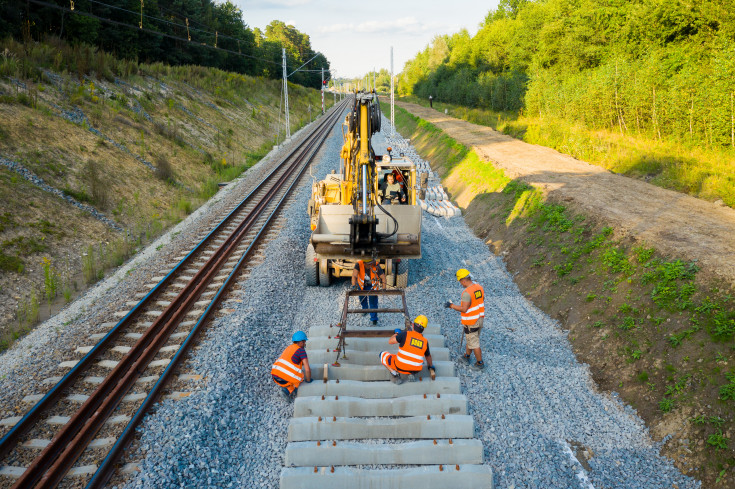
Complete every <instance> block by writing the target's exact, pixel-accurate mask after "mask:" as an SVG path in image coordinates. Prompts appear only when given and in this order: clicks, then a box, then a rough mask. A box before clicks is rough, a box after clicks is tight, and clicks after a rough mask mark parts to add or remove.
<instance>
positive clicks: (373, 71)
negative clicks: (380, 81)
mask: <svg viewBox="0 0 735 489" xmlns="http://www.w3.org/2000/svg"><path fill="white" fill-rule="evenodd" d="M373 90H375V67H374V66H373Z"/></svg>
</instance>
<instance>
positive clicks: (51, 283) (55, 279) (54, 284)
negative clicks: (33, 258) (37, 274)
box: [41, 257, 59, 307]
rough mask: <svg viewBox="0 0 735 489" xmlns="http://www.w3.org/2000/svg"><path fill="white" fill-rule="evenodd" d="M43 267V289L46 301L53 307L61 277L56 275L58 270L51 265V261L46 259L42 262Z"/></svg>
mask: <svg viewBox="0 0 735 489" xmlns="http://www.w3.org/2000/svg"><path fill="white" fill-rule="evenodd" d="M41 267H42V268H43V287H44V292H45V293H46V300H47V301H48V303H49V307H50V305H51V301H52V300H53V299H54V298H55V297H56V291H57V289H58V288H59V275H58V274H57V273H56V269H55V268H54V267H53V265H52V264H51V260H49V259H48V258H47V257H44V258H43V260H41Z"/></svg>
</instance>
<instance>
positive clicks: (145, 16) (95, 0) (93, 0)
mask: <svg viewBox="0 0 735 489" xmlns="http://www.w3.org/2000/svg"><path fill="white" fill-rule="evenodd" d="M88 1H89V2H90V3H95V4H97V5H101V6H103V7H106V8H109V9H113V10H119V11H121V12H127V13H129V14H134V15H138V12H133V11H132V10H128V9H126V8H122V7H117V6H115V5H110V4H108V3H105V2H100V1H99V0H88ZM159 8H160V7H159ZM72 10H74V9H72ZM142 18H143V19H150V20H156V21H158V22H163V23H164V24H168V25H171V26H174V27H181V28H182V29H187V30H191V31H197V32H201V33H203V34H209V35H211V36H215V35H216V34H217V31H214V32H212V31H209V30H206V29H200V28H198V27H193V26H191V25H190V24H195V23H196V24H200V25H205V24H202V23H200V22H196V21H194V20H191V21H190V20H189V18H188V17H186V18H185V20H184V22H185V23H184V24H179V23H177V22H172V21H170V20H166V19H163V18H161V17H156V16H154V15H149V14H142ZM219 37H221V38H225V39H231V40H233V41H244V40H245V39H241V38H237V37H232V36H228V35H226V34H221V33H220V34H219Z"/></svg>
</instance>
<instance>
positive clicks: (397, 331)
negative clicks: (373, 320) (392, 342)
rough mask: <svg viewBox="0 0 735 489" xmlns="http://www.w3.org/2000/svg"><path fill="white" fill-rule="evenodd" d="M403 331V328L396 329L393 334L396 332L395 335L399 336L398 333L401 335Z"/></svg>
mask: <svg viewBox="0 0 735 489" xmlns="http://www.w3.org/2000/svg"><path fill="white" fill-rule="evenodd" d="M401 331H403V330H402V329H401V328H396V329H394V330H393V332H394V333H395V334H398V333H400V332H401Z"/></svg>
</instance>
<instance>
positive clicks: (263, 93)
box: [0, 40, 332, 352]
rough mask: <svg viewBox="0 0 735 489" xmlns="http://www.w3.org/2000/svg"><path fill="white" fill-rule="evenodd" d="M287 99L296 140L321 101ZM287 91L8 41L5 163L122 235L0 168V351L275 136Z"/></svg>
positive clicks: (1, 142) (235, 172) (2, 89)
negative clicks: (110, 224) (34, 177)
mask: <svg viewBox="0 0 735 489" xmlns="http://www.w3.org/2000/svg"><path fill="white" fill-rule="evenodd" d="M289 92H290V93H289V95H290V96H289V100H290V109H291V119H290V120H291V123H292V128H291V129H292V132H295V131H296V130H297V129H298V128H300V127H301V126H303V125H304V124H306V123H308V122H309V112H308V107H309V106H310V105H311V106H312V107H317V106H318V105H319V104H320V93H319V91H318V90H313V89H306V88H304V87H301V86H297V85H291V86H290V87H289ZM280 97H281V83H280V82H279V81H277V80H268V79H262V78H253V77H248V76H242V75H239V74H236V73H228V72H224V71H221V70H218V69H213V68H202V67H198V66H179V67H172V66H166V65H163V64H161V63H157V64H143V63H140V64H138V63H135V62H133V61H130V60H122V59H116V58H114V57H113V56H111V55H109V54H106V53H104V52H102V51H100V50H97V49H96V48H93V47H90V46H85V45H74V46H71V45H68V44H65V43H62V42H59V41H58V40H56V41H54V40H50V41H49V43H35V42H30V43H27V44H22V43H17V42H15V41H12V40H5V41H2V42H0V120H2V125H1V126H0V156H2V157H4V158H6V159H8V160H12V161H15V162H18V163H20V164H22V165H23V166H24V167H25V168H27V169H28V170H30V171H31V172H33V173H34V174H35V175H37V176H38V177H40V178H42V179H43V180H44V182H45V183H47V184H48V185H50V186H52V187H55V188H56V189H58V190H60V191H62V192H64V193H65V194H66V195H68V196H71V197H73V198H74V199H76V200H77V201H79V202H82V203H84V204H88V205H90V206H92V207H94V208H95V209H96V210H98V211H99V212H102V213H104V214H105V215H106V216H107V217H109V218H110V219H112V220H114V221H115V222H116V223H118V224H119V225H120V227H121V228H123V231H122V232H118V231H114V230H113V229H111V228H110V227H108V226H106V225H105V224H103V223H101V222H100V221H98V220H96V219H95V218H94V217H92V216H91V215H90V214H88V213H85V212H82V211H80V210H79V209H77V208H76V207H74V206H72V205H70V204H69V203H68V202H66V201H65V200H63V199H60V198H59V197H57V196H55V195H52V194H50V193H47V192H44V191H42V190H40V189H39V188H38V187H36V186H34V185H33V184H32V183H31V182H29V181H27V180H26V179H24V178H23V177H22V176H21V175H19V174H17V173H15V172H13V171H11V170H9V169H8V168H6V167H5V166H0V195H2V196H3V197H2V199H0V352H1V351H2V350H4V349H5V348H7V346H8V345H9V344H10V343H11V342H12V341H13V340H15V339H17V338H18V337H19V336H20V335H21V334H23V333H24V332H26V331H27V330H28V329H29V328H30V327H31V326H32V325H33V324H34V323H36V322H37V321H38V320H39V319H43V318H44V317H47V316H48V315H49V314H50V312H53V311H55V310H58V309H59V308H60V307H61V306H63V304H64V303H66V302H69V301H70V300H71V299H72V298H73V297H74V296H75V295H77V294H78V293H79V292H80V291H81V289H83V288H85V287H86V286H87V285H88V284H91V283H94V282H95V281H97V280H99V279H100V278H102V277H103V276H104V274H105V272H106V270H109V269H110V268H112V267H116V266H118V265H120V264H122V263H123V262H124V261H125V260H126V259H127V258H128V257H130V256H131V255H132V254H133V253H135V252H136V251H137V250H138V249H140V247H141V245H143V244H144V243H145V242H148V241H150V240H152V239H153V238H154V237H155V236H157V235H159V234H161V233H162V232H163V231H164V230H165V229H167V228H169V227H171V226H172V225H174V224H176V223H178V222H179V221H181V220H182V219H183V218H184V217H186V216H187V215H188V214H190V213H191V212H193V211H194V210H195V209H196V208H198V207H199V206H200V205H201V204H202V203H204V202H205V201H206V200H207V199H209V198H210V197H211V196H212V195H214V194H215V193H216V192H217V189H218V185H217V184H218V183H219V182H226V181H230V180H232V179H234V178H236V177H237V176H239V175H240V174H241V173H242V172H244V171H245V170H247V169H248V168H249V167H251V166H252V165H253V164H255V163H256V162H258V161H259V160H260V159H261V158H262V157H263V156H264V155H265V154H266V153H267V152H268V151H269V150H270V149H271V148H272V146H273V144H274V143H277V142H281V141H282V140H283V135H284V132H285V128H283V127H282V126H283V118H282V115H279V111H280V108H279V107H280V105H279V103H280ZM327 102H328V104H329V105H331V102H332V101H331V100H330V99H329V98H327ZM64 115H67V116H71V118H72V120H73V122H72V121H70V120H69V119H68V117H67V118H65V117H64ZM279 120H280V124H279ZM147 165H150V167H149V166H147ZM151 167H152V168H151ZM44 303H47V304H44Z"/></svg>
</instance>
